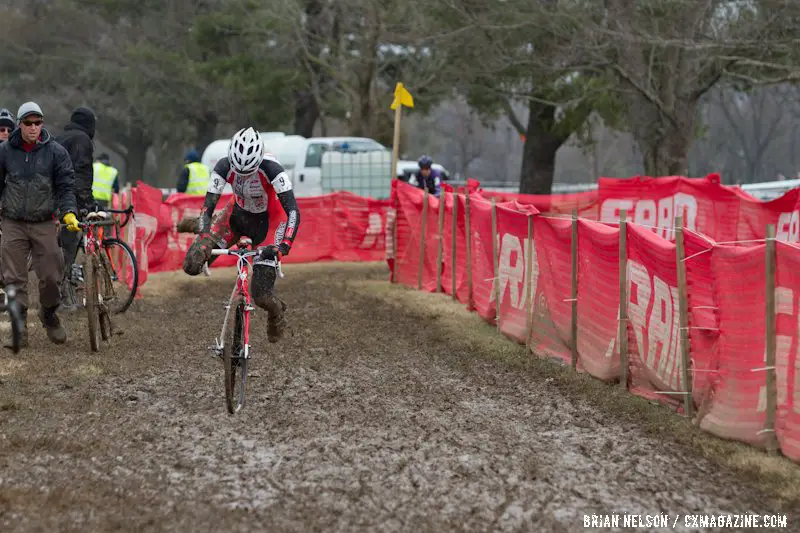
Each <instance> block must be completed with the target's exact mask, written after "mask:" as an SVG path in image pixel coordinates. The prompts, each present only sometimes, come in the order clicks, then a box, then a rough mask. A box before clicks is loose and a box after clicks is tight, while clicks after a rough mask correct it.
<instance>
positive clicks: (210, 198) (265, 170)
mask: <svg viewBox="0 0 800 533" xmlns="http://www.w3.org/2000/svg"><path fill="white" fill-rule="evenodd" d="M226 183H230V185H231V188H232V189H233V197H232V198H231V201H230V202H229V203H228V204H227V205H226V206H225V207H224V208H223V209H222V211H220V212H219V213H217V215H216V216H213V215H214V209H215V208H216V206H217V202H219V199H220V197H221V196H222V191H223V189H224V188H225V184H226ZM276 196H277V200H278V201H279V202H280V205H281V207H283V210H284V212H285V213H286V217H287V223H286V230H285V233H284V236H283V241H282V242H281V243H280V245H278V246H277V247H275V246H270V247H268V248H267V249H266V250H265V251H264V252H263V254H262V256H261V257H260V258H259V259H261V260H274V259H276V258H277V259H278V260H280V258H281V257H282V256H284V255H288V254H289V251H290V250H291V248H292V243H293V242H294V239H295V237H296V236H297V228H298V227H299V226H300V211H299V210H298V208H297V201H296V200H295V197H294V191H293V190H292V182H291V181H290V180H289V176H287V175H286V172H285V171H284V169H283V166H282V165H281V164H280V162H279V161H278V160H277V159H275V158H274V157H273V156H272V155H271V154H265V153H264V143H263V141H262V140H261V136H260V135H259V133H258V131H256V130H255V129H254V128H244V129H241V130H239V131H238V132H236V134H235V135H234V136H233V138H232V139H231V144H230V147H229V148H228V157H223V158H222V159H220V160H219V161H218V162H217V164H216V166H215V167H214V171H213V172H212V173H211V179H210V181H209V185H208V192H207V193H206V199H205V203H204V204H203V208H202V210H201V212H200V217H199V219H198V221H197V228H196V233H198V236H197V237H196V238H195V240H194V243H192V245H191V247H190V248H189V250H188V251H187V252H186V258H185V259H184V262H183V270H184V272H186V273H187V274H189V275H190V276H196V275H198V274H200V272H201V271H202V270H203V265H204V264H206V263H208V264H211V263H212V262H213V261H214V260H215V259H216V256H212V255H211V250H212V249H214V248H229V247H230V246H232V245H234V244H235V243H236V242H238V241H239V239H240V238H241V237H249V238H250V239H252V241H253V243H255V244H257V243H261V242H264V240H265V239H266V238H267V233H268V232H269V209H270V207H271V206H274V205H275V204H276V203H277V202H275V199H276ZM212 216H213V219H212ZM275 278H276V271H275V269H274V268H273V267H269V266H266V265H263V264H259V261H255V262H254V266H253V301H254V302H255V303H256V305H258V306H259V307H261V308H262V309H265V310H266V311H267V314H268V316H269V319H268V327H267V336H268V337H269V341H270V342H277V341H278V340H280V338H281V337H282V336H283V331H284V329H285V327H286V324H287V321H286V318H285V316H284V312H285V311H286V304H285V303H284V302H283V301H282V300H281V299H280V298H278V297H277V295H276V294H275Z"/></svg>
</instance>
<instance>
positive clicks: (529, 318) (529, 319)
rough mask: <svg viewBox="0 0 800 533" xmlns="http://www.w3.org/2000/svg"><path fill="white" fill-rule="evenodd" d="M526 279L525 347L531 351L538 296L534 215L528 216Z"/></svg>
mask: <svg viewBox="0 0 800 533" xmlns="http://www.w3.org/2000/svg"><path fill="white" fill-rule="evenodd" d="M525 279H526V280H527V281H526V283H525V286H526V287H527V290H526V291H525V332H526V342H525V345H526V346H527V347H528V349H530V347H531V330H532V329H533V315H532V314H531V309H533V302H532V300H533V298H534V297H535V296H536V291H535V288H534V287H532V286H531V285H532V284H533V215H528V250H527V251H526V252H525Z"/></svg>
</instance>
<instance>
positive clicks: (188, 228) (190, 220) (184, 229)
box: [175, 217, 200, 233]
mask: <svg viewBox="0 0 800 533" xmlns="http://www.w3.org/2000/svg"><path fill="white" fill-rule="evenodd" d="M199 227H200V224H199V219H198V218H197V217H183V218H182V219H180V220H179V221H178V223H177V224H176V225H175V229H176V230H177V231H178V233H197V230H198V228H199Z"/></svg>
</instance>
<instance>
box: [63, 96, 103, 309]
mask: <svg viewBox="0 0 800 533" xmlns="http://www.w3.org/2000/svg"><path fill="white" fill-rule="evenodd" d="M95 123H96V119H95V115H94V113H93V112H92V110H91V109H89V108H86V107H78V108H76V109H75V110H74V111H73V112H72V116H71V117H70V119H69V124H67V125H66V126H65V127H64V133H62V134H61V135H59V136H58V137H56V138H55V141H56V142H57V143H58V144H60V145H61V146H63V147H64V148H66V149H67V153H68V154H69V158H70V160H71V161H72V168H73V170H74V171H75V200H76V201H77V204H78V212H79V213H80V212H81V211H82V210H87V211H91V210H92V207H93V206H94V204H95V202H94V198H93V197H92V180H93V178H94V176H93V167H92V165H93V163H94V142H92V139H94V130H95ZM60 239H61V247H62V249H63V250H64V280H63V281H62V286H61V297H62V302H61V303H62V307H63V308H64V310H71V309H74V302H73V291H72V290H71V289H72V287H71V286H69V285H68V283H69V279H70V278H71V276H72V264H73V263H74V262H75V257H76V256H77V255H78V245H79V244H80V238H79V235H78V234H77V233H73V232H71V231H67V230H66V228H62V229H61V235H60Z"/></svg>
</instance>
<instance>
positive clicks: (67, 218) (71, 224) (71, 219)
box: [61, 213, 81, 231]
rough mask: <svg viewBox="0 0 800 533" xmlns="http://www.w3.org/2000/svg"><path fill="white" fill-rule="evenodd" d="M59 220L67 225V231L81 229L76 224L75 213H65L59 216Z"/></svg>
mask: <svg viewBox="0 0 800 533" xmlns="http://www.w3.org/2000/svg"><path fill="white" fill-rule="evenodd" d="M61 220H62V221H63V222H64V224H66V225H67V230H68V231H80V230H81V228H80V226H78V218H77V217H76V216H75V213H67V214H66V215H64V216H63V217H62V218H61Z"/></svg>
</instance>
